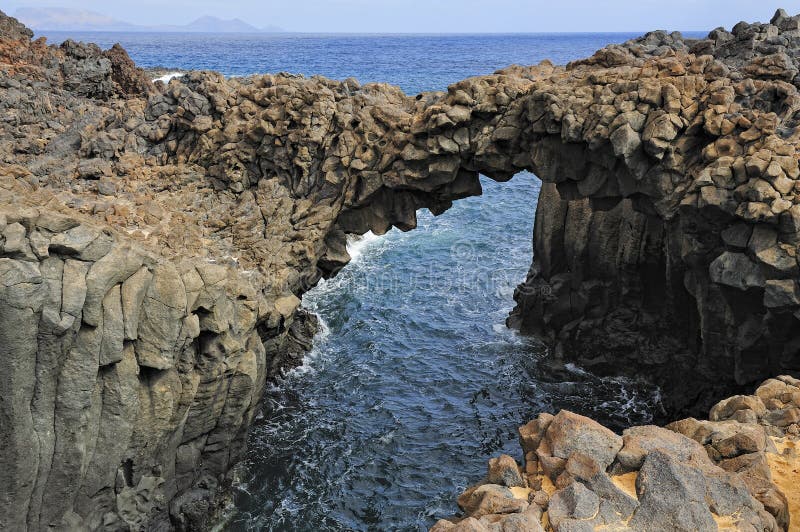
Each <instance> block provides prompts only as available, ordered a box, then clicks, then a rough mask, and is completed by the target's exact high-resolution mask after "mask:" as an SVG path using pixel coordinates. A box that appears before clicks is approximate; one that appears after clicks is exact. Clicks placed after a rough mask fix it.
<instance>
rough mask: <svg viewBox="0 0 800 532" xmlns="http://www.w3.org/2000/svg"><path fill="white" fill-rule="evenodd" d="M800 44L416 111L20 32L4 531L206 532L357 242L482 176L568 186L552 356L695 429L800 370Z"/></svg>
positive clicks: (4, 253) (8, 205) (514, 86)
mask: <svg viewBox="0 0 800 532" xmlns="http://www.w3.org/2000/svg"><path fill="white" fill-rule="evenodd" d="M799 28H800V22H798V20H797V19H796V18H789V17H786V16H785V15H783V14H780V13H779V14H778V15H777V16H776V18H775V19H774V20H773V24H769V25H766V24H765V25H739V26H737V27H736V28H734V30H733V33H727V32H724V31H722V30H715V31H714V32H712V33H711V35H710V36H709V38H708V39H705V40H701V41H696V42H689V41H686V40H684V39H682V38H681V37H680V36H678V35H668V34H665V33H653V34H649V35H647V36H646V37H644V38H642V39H639V40H637V41H633V42H630V43H627V44H625V45H622V46H610V47H608V48H606V49H604V50H601V51H599V52H598V53H597V54H595V55H594V56H593V57H591V58H589V59H587V60H584V61H579V62H576V63H573V64H570V65H568V66H567V67H560V66H559V67H556V66H553V65H551V64H549V63H543V64H540V65H538V66H536V67H516V66H515V67H510V68H508V69H505V70H503V71H500V72H498V73H496V74H494V75H490V76H483V77H478V78H472V79H468V80H464V81H462V82H460V83H457V84H455V85H453V86H451V87H449V88H448V90H447V92H443V93H438V92H437V93H425V94H420V95H418V96H416V97H409V96H406V95H404V94H403V93H402V92H401V91H400V90H399V89H397V88H394V87H391V86H387V85H380V84H369V85H364V86H361V85H359V84H358V83H357V82H355V81H353V80H347V81H344V82H336V81H331V80H327V79H323V78H317V77H315V78H310V79H306V78H302V77H296V76H290V75H265V76H257V77H251V78H243V79H225V78H224V77H223V76H221V75H218V74H214V73H208V72H196V73H190V74H188V75H187V76H185V77H184V78H183V79H181V80H177V81H173V82H171V83H170V84H169V85H168V86H163V85H158V86H157V87H153V86H152V85H151V84H150V83H149V82H148V81H147V80H146V79H145V78H144V77H143V74H142V73H141V72H140V71H138V70H137V69H136V68H135V67H134V65H133V64H132V63H131V62H130V60H129V59H128V58H127V55H126V54H125V53H124V51H122V50H121V49H120V48H114V49H112V50H110V51H108V52H102V51H100V50H99V49H97V48H96V47H92V46H86V45H79V44H75V43H71V42H68V43H65V44H64V45H62V46H61V47H58V48H56V47H47V46H46V45H45V44H44V42H42V41H33V42H32V41H31V40H30V39H31V34H30V33H29V32H28V31H27V30H25V29H24V28H22V27H21V26H19V25H17V24H16V23H15V21H13V19H7V18H4V19H2V20H0V68H2V72H0V113H2V115H3V121H2V125H0V135H2V139H3V143H2V145H0V164H1V165H2V166H0V203H2V207H1V208H2V211H0V212H1V213H2V214H0V232H1V233H2V240H0V241H1V242H2V247H1V248H0V256H1V257H2V258H0V300H1V301H2V302H3V308H2V311H1V312H0V345H2V346H3V347H2V350H3V356H2V357H0V375H2V377H1V378H0V397H2V400H0V420H1V421H2V426H1V427H0V429H2V430H0V446H1V447H2V448H3V449H4V452H3V453H2V455H1V456H0V483H2V484H3V485H4V486H5V489H4V490H3V491H2V493H0V523H1V524H2V525H3V526H5V527H6V528H8V529H9V530H24V529H30V530H39V529H45V528H48V527H56V528H59V527H65V528H69V527H73V528H91V529H95V528H100V527H103V526H105V527H108V528H114V527H119V528H125V527H131V528H132V529H139V528H141V527H144V526H145V525H147V524H148V523H149V524H150V526H156V525H157V524H158V523H161V524H167V523H171V525H172V526H175V527H179V528H184V529H194V528H197V527H199V526H203V524H204V523H205V520H206V519H207V518H208V515H209V501H210V500H211V499H212V496H213V494H214V493H215V492H216V491H217V489H218V487H219V485H220V483H222V484H225V483H226V482H229V477H228V471H229V469H230V467H231V465H232V464H233V463H235V462H236V461H237V460H238V459H239V458H240V457H241V454H242V449H243V445H244V442H245V437H246V434H247V429H248V427H249V425H250V422H251V420H252V418H253V416H254V414H255V412H256V410H257V406H258V401H259V399H260V397H261V394H262V392H263V388H264V384H265V381H266V379H267V378H269V377H270V376H271V375H274V374H275V372H276V371H278V370H280V369H281V368H283V367H286V366H287V365H291V364H292V363H296V361H297V359H298V357H301V356H302V352H303V350H304V349H305V348H307V347H308V341H309V336H310V329H312V328H313V318H311V317H309V316H307V315H306V314H305V313H304V312H302V311H299V310H298V306H299V303H300V297H301V296H302V294H303V293H304V292H305V291H306V290H308V289H309V288H310V287H312V286H313V285H314V284H315V283H316V282H317V281H318V280H319V279H320V278H321V277H322V276H328V275H333V274H335V272H336V271H338V270H339V269H340V268H341V267H342V266H344V265H345V264H346V263H347V261H348V260H349V257H348V255H347V252H346V248H345V243H346V234H348V233H357V234H362V233H365V232H366V231H368V230H372V231H373V232H375V233H378V234H381V233H384V232H386V231H387V230H389V229H390V228H391V227H398V228H400V229H402V230H409V229H413V228H414V227H415V225H416V214H415V213H416V211H417V210H418V209H420V208H423V207H426V208H428V209H430V210H431V211H432V212H434V213H436V214H438V213H441V212H444V211H445V210H446V209H447V208H448V207H449V206H450V205H451V202H452V201H453V200H457V199H459V198H463V197H467V196H472V195H477V194H480V182H479V179H478V175H479V174H484V175H487V176H489V177H491V178H493V179H496V180H507V179H509V178H511V177H512V176H514V175H515V174H516V173H518V172H521V171H524V170H527V171H530V172H533V173H535V174H536V175H537V176H538V177H539V178H541V179H542V181H543V182H544V184H543V186H542V194H541V197H540V198H539V200H538V209H537V215H536V229H535V235H534V241H535V249H536V252H535V257H534V262H533V265H532V268H531V271H530V275H529V277H528V279H527V280H526V281H525V282H524V283H523V285H522V286H521V287H520V289H519V290H518V292H517V295H516V300H517V303H518V305H517V308H516V309H515V310H514V312H513V314H512V316H511V317H510V319H509V321H510V324H511V325H512V326H514V327H518V328H519V329H521V330H522V332H524V333H533V334H537V335H540V336H541V337H542V338H544V339H546V340H547V341H548V342H549V343H550V344H551V346H552V347H553V354H554V357H556V358H559V359H563V360H578V361H580V363H581V364H583V365H584V366H587V367H590V368H594V369H596V370H598V371H604V372H615V373H616V372H631V373H635V374H637V375H646V376H649V377H650V378H652V379H653V380H654V382H656V383H658V384H660V385H662V386H663V387H664V389H665V391H666V395H665V398H666V404H667V406H668V408H669V410H671V411H672V412H675V411H678V410H680V409H683V408H688V407H693V406H695V405H697V404H698V403H705V402H708V401H710V400H711V399H714V398H717V399H718V398H720V397H721V395H722V393H723V392H725V391H730V389H731V388H732V387H736V386H737V385H742V384H748V383H752V382H755V381H758V380H761V379H763V378H765V377H767V376H770V375H773V374H778V373H786V372H789V371H797V370H798V369H799V368H798V366H800V356H798V352H799V351H800V334H799V333H798V331H800V328H798V319H800V314H798V309H799V306H800V292H798V286H797V279H798V264H797V260H796V255H797V245H798V242H800V240H799V239H800V205H799V203H800V198H798V197H796V195H795V194H796V184H797V178H798V176H800V169H798V157H797V152H796V147H797V145H798V135H799V133H798V130H797V124H798V121H797V120H798V119H797V115H796V113H797V112H798V111H800V94H798V89H797V86H796V85H795V80H796V77H797V74H798V66H797V57H798V54H797V50H798V48H799V47H800V29H799ZM533 201H535V198H531V202H533ZM511 230H513V229H511ZM541 284H547V285H548V286H549V287H550V288H551V290H548V291H544V290H540V289H538V288H537V287H539V286H540V285H541ZM544 294H549V295H547V296H544ZM698 383H702V386H698Z"/></svg>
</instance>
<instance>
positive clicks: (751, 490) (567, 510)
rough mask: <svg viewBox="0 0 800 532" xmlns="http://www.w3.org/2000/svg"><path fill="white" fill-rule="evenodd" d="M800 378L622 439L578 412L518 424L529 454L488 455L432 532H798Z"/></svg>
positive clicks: (643, 428)
mask: <svg viewBox="0 0 800 532" xmlns="http://www.w3.org/2000/svg"><path fill="white" fill-rule="evenodd" d="M799 407H800V380H798V379H795V378H793V377H789V376H781V377H778V378H776V379H770V380H768V381H766V382H764V383H763V384H762V385H761V386H760V387H759V388H758V389H757V390H756V392H755V394H754V395H747V396H744V395H738V396H734V397H731V398H729V399H725V400H723V401H721V402H720V403H718V404H717V405H715V406H714V407H713V408H712V410H711V414H710V416H709V417H710V420H709V421H700V420H697V419H695V418H688V419H684V420H681V421H676V422H674V423H671V424H669V425H667V426H666V427H665V428H662V427H657V426H653V425H648V426H637V427H631V428H628V429H626V430H625V431H623V433H622V436H619V435H617V434H614V433H613V432H611V431H610V430H608V429H606V428H605V427H603V426H601V425H600V424H598V423H597V422H595V421H592V420H591V419H588V418H585V417H583V416H579V415H577V414H574V413H572V412H568V411H561V412H559V413H558V414H557V415H555V416H553V415H550V414H540V415H539V416H538V417H537V418H536V419H534V420H533V421H531V422H530V423H528V424H527V425H524V426H522V427H520V429H519V435H520V445H521V447H522V452H523V454H524V456H525V462H524V467H522V468H520V467H519V466H518V465H517V463H516V461H514V459H513V458H512V457H510V456H507V455H503V456H501V457H499V458H495V459H492V460H490V461H489V469H488V474H487V476H486V477H485V478H484V479H483V480H482V481H481V482H480V483H478V484H477V485H475V486H472V487H471V488H469V489H468V490H467V491H465V492H464V493H463V494H462V495H461V497H459V499H458V505H459V507H460V508H461V510H462V511H463V512H464V515H462V516H460V517H457V518H453V519H449V520H448V519H442V520H440V521H439V522H438V523H436V525H434V526H433V528H432V529H431V532H445V531H447V532H523V531H528V532H537V531H543V530H552V531H553V532H574V531H586V532H594V531H597V530H615V531H625V530H629V531H637V532H638V531H654V532H655V531H658V532H663V531H672V532H679V531H680V532H696V531H712V530H730V531H734V530H737V531H744V530H747V531H753V532H755V531H759V532H761V531H779V530H797V526H798V525H797V522H798V521H800V486H798V483H797V475H798V473H797V471H798V467H800V453H798V450H797V445H798V443H800V426H798V421H800V415H798V413H800V408H799Z"/></svg>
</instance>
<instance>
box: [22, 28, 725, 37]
mask: <svg viewBox="0 0 800 532" xmlns="http://www.w3.org/2000/svg"><path fill="white" fill-rule="evenodd" d="M31 30H33V32H34V34H37V33H43V32H56V33H71V32H76V33H117V34H132V33H135V34H148V33H149V34H174V35H186V34H190V35H375V36H381V35H408V36H414V35H419V36H428V35H598V34H604V35H625V34H630V33H637V34H641V35H645V34H647V33H652V32H655V31H664V32H666V33H668V34H669V33H674V32H678V33H681V34H683V33H706V34H707V33H710V32H711V31H713V30H665V29H651V30H614V31H459V32H456V31H441V32H406V31H391V32H375V31H363V32H360V31H288V30H287V31H269V30H264V31H153V30H98V29H91V30H89V29H69V30H65V29H36V28H31Z"/></svg>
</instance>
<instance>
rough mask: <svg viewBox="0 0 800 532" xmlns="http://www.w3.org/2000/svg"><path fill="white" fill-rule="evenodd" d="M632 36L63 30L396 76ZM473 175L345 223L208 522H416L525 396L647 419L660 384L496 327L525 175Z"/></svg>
mask: <svg viewBox="0 0 800 532" xmlns="http://www.w3.org/2000/svg"><path fill="white" fill-rule="evenodd" d="M634 36H635V35H633V34H630V35H623V34H570V35H488V36H487V35H451V36H431V35H414V36H400V35H387V36H379V35H347V36H337V35H328V36H324V35H258V36H247V35H242V36H239V35H216V36H215V35H185V34H102V33H90V34H78V35H69V37H72V38H77V39H79V40H85V41H93V42H97V43H99V44H100V45H102V46H104V47H108V46H110V45H111V44H113V43H114V42H121V43H122V45H123V46H124V47H125V48H126V49H127V50H128V51H129V53H130V55H131V56H132V57H133V59H134V60H135V61H137V63H138V64H140V65H142V66H146V67H155V66H164V67H169V68H180V69H191V68H206V69H214V70H218V71H221V72H222V73H224V74H226V75H247V74H253V73H264V72H279V71H288V72H295V73H303V74H307V75H311V74H322V75H325V76H328V77H332V78H336V79H345V78H348V77H355V78H357V79H359V80H360V81H362V82H369V81H385V82H389V83H393V84H396V85H399V86H400V87H401V88H403V89H404V90H405V91H406V92H407V93H416V92H420V91H425V90H443V89H445V88H446V87H447V85H448V84H450V83H453V82H455V81H458V80H460V79H462V78H465V77H469V76H473V75H480V74H488V73H491V72H493V71H494V70H496V69H499V68H502V67H504V66H507V65H509V64H512V63H520V64H535V63H538V62H539V61H540V60H542V59H545V58H548V59H551V60H552V61H554V62H556V63H566V62H568V61H570V60H573V59H577V58H580V57H585V56H587V55H590V54H591V53H593V52H594V51H595V50H596V49H599V48H601V47H602V46H604V45H606V44H608V43H612V42H622V41H624V40H627V39H629V38H632V37H634ZM48 37H49V38H50V40H51V42H58V41H60V40H63V39H64V38H66V37H68V35H66V34H63V33H52V34H49V35H48ZM483 186H484V195H483V196H482V197H478V198H469V199H466V200H462V201H460V202H458V203H457V204H456V205H455V206H454V207H453V208H452V209H451V210H450V211H448V212H446V213H445V214H443V215H442V216H440V217H436V218H435V217H433V216H432V215H430V213H428V212H426V211H423V212H421V213H420V215H419V228H418V229H416V230H415V231H412V232H409V233H401V232H399V231H397V230H393V231H391V232H390V233H388V234H387V235H385V236H381V237H376V236H373V235H369V234H368V235H367V236H366V237H365V238H363V239H360V240H354V241H353V242H352V243H351V246H350V249H351V254H352V255H353V257H354V258H353V261H352V263H351V264H349V265H348V266H347V267H346V268H345V269H344V270H343V271H342V272H341V273H340V275H339V276H338V277H336V278H334V279H332V280H329V281H323V282H322V283H320V285H319V286H317V287H316V288H315V289H314V290H312V291H311V292H310V293H309V294H307V295H306V296H305V297H304V304H305V305H306V306H307V307H309V308H311V309H313V310H314V311H315V312H317V313H318V314H319V316H320V317H321V318H322V321H323V323H324V330H323V332H322V333H321V334H320V335H319V336H318V337H317V339H316V342H315V347H314V349H313V351H312V352H311V353H310V354H309V355H308V357H307V360H306V363H305V365H304V366H303V367H301V368H299V369H297V370H294V371H292V372H291V373H289V374H287V375H286V376H285V377H284V378H283V379H281V380H280V381H279V382H277V383H275V384H274V385H272V386H271V387H270V389H269V390H268V392H267V394H266V396H265V398H264V409H263V415H262V416H261V417H260V418H259V420H258V422H257V423H256V424H255V426H254V427H253V429H252V432H251V435H250V442H249V451H248V455H247V459H246V461H245V462H244V463H243V464H242V465H241V467H239V468H238V470H237V475H238V479H239V480H238V482H237V483H236V485H235V507H234V508H231V510H230V512H229V514H228V516H227V519H226V521H225V522H223V523H220V525H219V528H220V529H222V530H233V531H250V530H287V531H288V530H296V531H337V530H426V529H427V527H429V526H430V525H432V524H433V522H435V519H437V518H441V517H445V516H448V515H452V514H453V513H454V511H455V510H456V505H455V499H456V497H457V495H458V494H459V493H460V492H461V491H462V490H463V489H464V488H466V487H467V486H468V484H469V483H471V482H474V481H476V480H478V479H479V478H480V477H481V476H482V475H483V474H484V473H485V467H486V460H487V459H488V458H490V457H491V456H496V455H497V454H499V453H501V452H506V453H509V454H511V455H512V456H515V457H516V458H517V459H521V458H522V457H521V456H520V450H519V446H518V444H517V442H516V439H517V436H516V428H517V427H518V426H519V425H520V424H522V423H524V422H526V421H527V420H529V419H530V418H532V417H533V416H535V415H536V414H537V413H539V412H542V411H549V412H555V411H557V410H558V409H561V408H568V409H570V410H573V411H576V412H579V413H582V414H586V415H591V416H593V417H595V418H597V419H599V420H601V421H603V422H605V423H607V424H609V425H610V426H612V427H614V428H616V429H620V428H622V427H624V426H626V425H630V424H634V423H646V422H648V421H649V420H650V419H651V418H652V416H653V413H654V412H655V411H656V409H657V408H658V399H659V396H658V390H655V389H652V388H650V387H649V386H647V385H646V384H644V383H639V382H631V381H629V380H625V379H615V378H599V377H596V376H593V375H591V374H589V373H587V372H585V371H583V370H581V369H580V368H578V367H575V366H568V367H567V368H561V369H554V368H552V367H551V366H550V365H549V364H548V363H547V353H546V350H545V349H544V347H543V346H542V345H541V343H540V342H538V341H537V340H536V339H535V338H523V337H520V336H518V335H517V334H515V333H514V332H512V331H509V330H508V329H507V328H506V327H505V325H504V322H505V318H506V316H507V315H508V313H509V311H510V310H511V308H512V306H513V300H512V294H513V290H514V287H515V286H516V285H517V284H519V283H520V282H521V281H522V280H523V279H524V277H525V274H526V272H527V269H528V267H529V266H530V261H531V255H532V242H531V235H532V232H533V217H534V212H535V209H536V201H537V197H538V192H539V187H540V182H539V181H538V179H537V178H536V177H535V176H533V175H531V174H527V173H523V174H520V175H518V176H516V177H515V178H514V179H513V180H512V181H510V182H508V183H503V184H498V183H495V182H493V181H491V180H488V179H483Z"/></svg>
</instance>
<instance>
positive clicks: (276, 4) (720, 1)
mask: <svg viewBox="0 0 800 532" xmlns="http://www.w3.org/2000/svg"><path fill="white" fill-rule="evenodd" d="M52 6H56V7H68V8H75V9H85V10H90V11H96V12H99V13H102V14H104V15H110V16H113V17H114V18H118V19H121V20H123V21H125V22H131V23H134V24H141V25H155V24H186V23H188V22H190V21H192V20H194V19H196V18H197V17H199V16H201V15H213V16H217V17H220V18H235V17H238V18H241V19H242V20H244V21H246V22H248V23H250V24H252V25H254V26H258V27H263V26H267V25H275V26H280V27H281V28H284V29H286V30H287V31H300V32H348V33H461V32H463V33H484V32H485V33H498V32H500V33H503V32H603V31H608V32H615V31H632V32H634V31H635V32H640V31H646V30H651V29H665V30H670V31H672V30H681V31H708V30H711V29H713V28H715V27H718V26H724V27H726V28H731V27H732V26H733V25H734V24H736V23H737V22H738V21H740V20H746V21H749V22H754V21H762V22H768V21H769V19H770V18H771V17H772V15H773V13H774V12H775V10H776V9H777V8H778V7H783V8H784V9H786V10H787V11H788V12H789V13H790V14H800V0H790V1H787V0H784V1H783V2H773V1H772V0H224V1H220V0H169V1H164V0H113V1H111V2H109V1H108V0H22V1H15V0H11V1H3V3H2V5H0V9H2V10H3V11H5V12H7V13H10V14H13V13H14V11H15V10H16V9H18V8H20V7H52Z"/></svg>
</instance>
